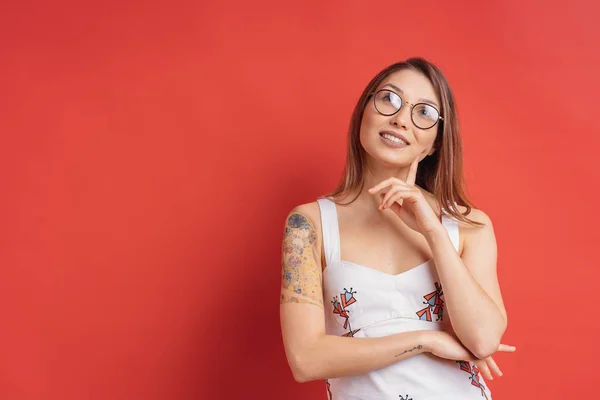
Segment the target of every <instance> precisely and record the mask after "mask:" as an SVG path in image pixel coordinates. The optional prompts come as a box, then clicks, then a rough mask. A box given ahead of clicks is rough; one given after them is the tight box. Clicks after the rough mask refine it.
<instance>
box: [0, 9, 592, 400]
mask: <svg viewBox="0 0 600 400" xmlns="http://www.w3.org/2000/svg"><path fill="white" fill-rule="evenodd" d="M86 3H87V4H86ZM216 3H217V2H212V3H209V2H194V1H178V2H170V1H166V0H161V1H156V2H141V1H138V2H134V1H130V0H121V1H110V0H109V1H105V2H96V3H89V2H76V1H67V0H58V1H55V2H41V1H19V2H17V1H13V2H12V3H11V4H8V3H5V4H2V5H1V6H0V37H1V38H2V40H1V44H0V46H1V58H2V61H1V62H0V93H1V100H0V101H1V103H0V132H1V135H2V136H1V139H2V142H1V143H2V144H1V149H0V167H1V169H0V171H1V172H0V184H1V188H2V194H1V196H0V210H1V211H0V226H1V230H0V304H1V305H0V398H2V399H3V400H12V399H18V400H29V399H44V400H55V399H56V400H59V399H60V400H71V399H73V400H75V399H77V400H79V399H93V400H96V399H98V400H100V399H101V400H105V399H111V400H112V399H136V400H137V399H140V400H141V399H144V400H152V399H177V400H184V399H237V398H251V399H254V398H257V399H258V398H260V399H282V398H284V399H308V398H310V399H325V386H324V383H323V382H311V383H306V384H299V383H296V382H294V380H293V378H292V375H291V373H290V371H289V369H288V366H287V363H286V359H285V354H284V350H283V345H282V341H281V334H280V331H279V300H278V298H279V287H280V286H279V285H280V260H281V255H280V249H281V238H282V234H283V225H284V222H285V216H286V215H287V213H288V212H289V211H290V210H291V209H292V208H293V207H294V206H296V205H298V204H301V203H304V202H310V201H314V200H315V199H316V198H317V197H318V196H319V195H321V194H323V193H325V192H327V191H329V190H330V189H331V188H332V187H333V186H334V184H335V183H336V182H337V179H338V177H339V175H340V173H341V171H342V168H343V163H344V159H345V145H346V130H347V126H348V122H349V118H350V113H351V111H352V108H353V106H354V103H355V101H356V100H357V98H358V96H359V94H360V92H361V90H362V89H363V87H364V86H365V85H366V84H367V82H368V81H369V79H370V78H371V77H372V76H373V75H374V74H376V73H377V72H378V71H379V70H380V69H382V68H383V67H385V66H386V65H388V64H390V63H392V62H395V61H398V60H401V59H404V58H406V57H409V56H413V55H420V56H424V57H427V58H429V59H431V60H432V61H433V62H435V63H437V64H438V65H439V66H440V67H441V68H442V70H443V71H444V72H445V73H446V75H447V77H448V79H449V80H450V83H451V85H452V87H453V89H454V91H455V94H456V97H457V101H458V105H459V113H460V117H461V121H462V128H463V131H462V132H463V138H464V147H465V163H466V173H467V179H468V183H469V188H470V193H471V195H472V199H473V200H474V202H475V204H476V207H478V208H481V209H482V210H484V211H485V212H486V213H487V214H488V215H490V216H491V218H492V220H493V222H494V226H495V229H496V235H497V239H498V246H499V261H498V271H499V277H500V281H501V285H502V289H503V294H504V297H505V301H506V306H507V309H508V313H509V327H508V331H507V333H506V335H505V338H504V342H506V343H510V344H514V345H516V346H517V347H518V351H517V353H516V354H514V355H499V356H498V357H497V361H498V363H499V365H500V367H501V368H502V369H503V371H504V377H502V378H500V379H497V380H495V381H493V382H490V386H491V388H492V390H493V392H494V398H496V399H564V398H590V397H591V396H592V395H591V393H593V391H597V385H596V384H597V379H598V378H599V374H598V372H597V363H596V360H597V358H598V356H599V355H600V351H599V350H598V345H597V338H598V335H599V333H600V322H599V318H598V315H597V314H596V311H597V304H596V295H597V286H598V278H600V272H599V268H598V267H599V263H598V252H597V251H596V250H597V248H598V245H597V242H598V239H599V235H598V233H597V232H598V222H599V221H598V212H597V207H598V202H597V193H598V192H597V189H598V182H599V178H600V173H599V168H598V150H597V147H598V145H599V144H600V141H599V139H598V133H599V132H600V129H599V128H600V123H599V122H598V120H597V115H598V112H597V110H596V108H597V105H598V98H597V97H598V93H599V92H600V90H599V89H600V88H599V79H598V71H599V70H600V56H599V54H600V53H599V52H598V51H597V47H598V43H599V41H600V30H599V28H598V23H597V18H596V15H598V5H596V4H595V3H594V4H592V2H591V1H588V2H582V1H570V2H567V3H565V2H560V3H557V4H551V3H549V2H547V1H531V2H524V1H517V0H506V1H493V2H484V3H482V2H475V1H473V2H437V1H430V2H425V3H423V2H397V1H395V2H384V3H370V4H368V3H367V2H357V3H354V2H347V1H337V0H335V1H328V2H316V1H304V2H281V1H271V0H270V1H261V2H242V1H238V2H236V3H233V2H222V3H219V4H216ZM586 3H587V4H586ZM592 8H593V9H592ZM432 379H435V377H432Z"/></svg>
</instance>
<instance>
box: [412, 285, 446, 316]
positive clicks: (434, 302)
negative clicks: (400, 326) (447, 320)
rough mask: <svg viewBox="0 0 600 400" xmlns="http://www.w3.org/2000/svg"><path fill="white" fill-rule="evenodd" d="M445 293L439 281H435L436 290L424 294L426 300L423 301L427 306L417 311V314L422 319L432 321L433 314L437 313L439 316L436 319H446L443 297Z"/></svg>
mask: <svg viewBox="0 0 600 400" xmlns="http://www.w3.org/2000/svg"><path fill="white" fill-rule="evenodd" d="M443 295H444V292H443V291H442V285H440V284H439V283H438V282H435V291H433V292H431V293H429V294H426V295H425V296H423V298H424V299H425V300H426V301H424V302H423V304H427V307H425V308H424V309H422V310H419V311H417V316H418V317H419V319H420V320H421V321H429V322H431V321H432V319H431V314H435V315H436V316H437V319H436V321H443V320H444V299H442V296H443Z"/></svg>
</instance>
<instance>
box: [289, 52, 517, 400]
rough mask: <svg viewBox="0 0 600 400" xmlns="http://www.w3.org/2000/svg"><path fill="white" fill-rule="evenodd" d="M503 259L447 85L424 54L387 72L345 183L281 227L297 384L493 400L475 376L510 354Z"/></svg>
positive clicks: (368, 105)
mask: <svg viewBox="0 0 600 400" xmlns="http://www.w3.org/2000/svg"><path fill="white" fill-rule="evenodd" d="M442 205H445V207H442ZM496 250H497V249H496V240H495V236H494V231H493V227H492V223H491V221H490V219H489V218H488V217H487V215H486V214H485V213H484V212H483V211H480V210H477V209H475V208H473V207H472V204H471V203H470V202H469V201H468V200H467V198H466V195H465V188H464V183H463V173H462V153H461V139H460V135H459V129H458V121H457V115H456V109H455V105H454V97H453V94H452V91H451V90H450V87H449V85H448V83H447V81H446V79H445V77H444V76H443V74H442V73H441V71H440V70H439V69H438V68H437V67H436V66H435V65H433V64H431V63H430V62H428V61H426V60H423V59H420V58H411V59H408V60H406V61H405V62H400V63H396V64H393V65H391V66H389V67H387V68H386V69H384V70H383V71H381V72H380V73H379V74H378V75H377V76H375V77H374V78H373V79H372V80H371V82H370V83H369V84H368V85H367V87H366V88H365V90H364V92H363V94H362V95H361V97H360V99H359V101H358V104H357V105H356V107H355V109H354V113H353V115H352V120H351V123H350V130H349V143H348V155H347V161H346V168H345V171H344V175H343V177H342V179H341V181H340V184H339V186H338V187H337V188H336V189H335V190H334V191H333V192H332V193H330V194H329V195H328V196H325V197H322V198H319V199H317V201H316V202H313V203H309V204H303V205H300V206H298V207H296V208H294V209H293V210H292V211H291V212H290V214H289V215H288V217H287V220H286V227H285V234H284V238H283V248H282V269H283V271H282V290H281V307H280V310H281V329H282V334H283V340H284V345H285V350H286V355H287V358H288V362H289V365H290V367H291V370H292V372H293V374H294V377H295V379H296V380H297V381H299V382H305V381H309V380H316V379H325V380H326V386H327V391H328V395H329V398H330V399H331V398H333V399H344V400H347V399H396V400H397V399H413V400H424V399H429V400H432V399H448V400H452V399H461V400H464V399H480V398H486V399H491V394H490V391H489V389H488V387H487V385H486V383H485V382H484V381H483V378H482V377H481V374H480V371H481V373H482V374H483V375H485V376H486V378H488V379H493V375H492V374H495V375H497V376H500V375H501V374H502V373H501V372H500V370H499V369H498V367H497V365H496V364H495V362H494V360H493V358H492V357H491V356H492V354H494V353H495V352H496V351H504V352H511V351H514V350H515V348H514V347H512V346H507V345H504V344H500V339H501V337H502V335H503V333H504V331H505V329H506V322H507V319H506V311H505V309H504V305H503V301H502V296H501V294H500V289H499V286H498V279H497V274H496V254H497V252H496ZM450 321H451V322H452V323H451V324H450Z"/></svg>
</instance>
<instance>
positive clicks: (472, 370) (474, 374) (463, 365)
mask: <svg viewBox="0 0 600 400" xmlns="http://www.w3.org/2000/svg"><path fill="white" fill-rule="evenodd" d="M457 363H458V365H459V366H460V369H461V370H463V371H465V372H468V373H469V374H471V376H470V377H469V379H470V380H471V385H473V386H475V387H478V388H479V389H480V390H481V395H482V396H483V397H485V398H486V399H487V398H488V397H487V394H486V393H485V386H483V383H481V382H479V368H477V366H475V365H472V364H471V363H470V362H466V361H457Z"/></svg>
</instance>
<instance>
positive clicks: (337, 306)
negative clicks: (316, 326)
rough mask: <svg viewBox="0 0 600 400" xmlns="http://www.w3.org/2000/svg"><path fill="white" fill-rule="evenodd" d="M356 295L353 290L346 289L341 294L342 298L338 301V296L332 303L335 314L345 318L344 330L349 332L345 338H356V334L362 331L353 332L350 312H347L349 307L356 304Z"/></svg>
mask: <svg viewBox="0 0 600 400" xmlns="http://www.w3.org/2000/svg"><path fill="white" fill-rule="evenodd" d="M355 294H356V292H355V291H352V288H350V290H348V289H346V288H344V293H341V294H340V298H339V299H338V296H335V297H334V298H333V301H332V302H331V303H332V304H333V313H334V314H338V315H339V316H340V317H342V318H345V320H344V329H348V332H346V333H345V334H343V335H342V336H345V337H354V334H355V333H356V332H358V331H360V329H355V330H352V326H351V325H350V311H349V310H347V307H348V306H350V305H352V304H354V303H356V297H354V295H355Z"/></svg>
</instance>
